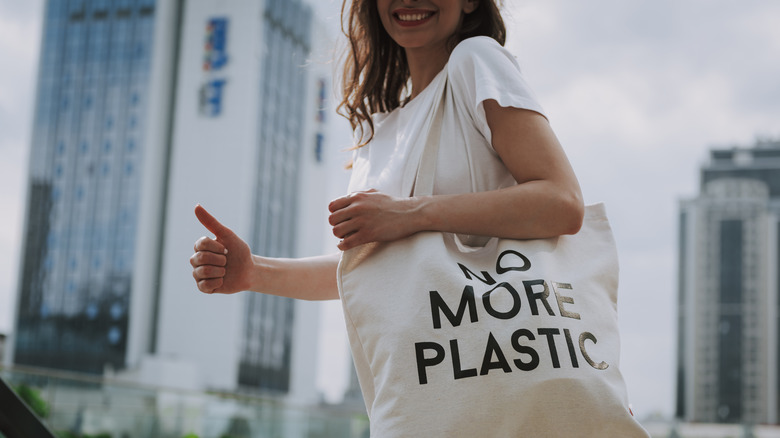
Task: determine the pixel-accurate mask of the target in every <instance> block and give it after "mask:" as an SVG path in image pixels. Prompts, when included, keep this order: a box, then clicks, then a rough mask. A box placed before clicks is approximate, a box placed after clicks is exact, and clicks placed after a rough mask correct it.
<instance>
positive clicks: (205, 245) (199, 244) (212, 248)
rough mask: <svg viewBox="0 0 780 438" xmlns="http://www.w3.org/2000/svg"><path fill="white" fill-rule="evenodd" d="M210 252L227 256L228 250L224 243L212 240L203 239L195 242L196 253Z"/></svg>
mask: <svg viewBox="0 0 780 438" xmlns="http://www.w3.org/2000/svg"><path fill="white" fill-rule="evenodd" d="M199 251H209V252H213V253H217V254H227V248H225V245H223V244H222V243H220V242H218V241H216V240H214V239H212V238H210V237H205V236H204V237H201V238H200V239H198V240H197V241H196V242H195V252H199Z"/></svg>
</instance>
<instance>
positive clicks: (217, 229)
mask: <svg viewBox="0 0 780 438" xmlns="http://www.w3.org/2000/svg"><path fill="white" fill-rule="evenodd" d="M195 216H196V217H197V218H198V220H199V221H200V223H201V224H203V226H204V227H206V229H207V230H209V231H211V232H212V233H214V235H215V236H216V237H217V239H226V238H230V237H233V236H235V234H234V233H233V231H232V230H231V229H230V228H228V227H226V226H224V225H222V224H221V223H220V222H219V221H218V220H217V219H216V218H215V217H214V216H212V215H211V213H209V212H208V211H206V209H205V208H203V206H202V205H200V204H198V205H197V206H195Z"/></svg>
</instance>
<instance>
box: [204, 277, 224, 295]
mask: <svg viewBox="0 0 780 438" xmlns="http://www.w3.org/2000/svg"><path fill="white" fill-rule="evenodd" d="M220 287H222V279H221V278H211V279H208V280H200V281H198V290H200V291H201V292H203V293H207V294H213V293H214V292H216V291H217V289H219V288H220Z"/></svg>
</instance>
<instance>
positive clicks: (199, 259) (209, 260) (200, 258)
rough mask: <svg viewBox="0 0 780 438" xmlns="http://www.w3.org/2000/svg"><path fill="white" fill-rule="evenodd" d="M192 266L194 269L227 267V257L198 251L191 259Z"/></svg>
mask: <svg viewBox="0 0 780 438" xmlns="http://www.w3.org/2000/svg"><path fill="white" fill-rule="evenodd" d="M190 264H191V265H192V267H193V268H197V267H198V266H204V265H210V266H225V265H227V257H225V256H224V255H223V254H215V253H213V252H210V251H198V252H196V253H195V254H193V255H192V257H190Z"/></svg>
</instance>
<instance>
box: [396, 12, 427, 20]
mask: <svg viewBox="0 0 780 438" xmlns="http://www.w3.org/2000/svg"><path fill="white" fill-rule="evenodd" d="M432 14H433V12H426V13H425V14H403V15H400V14H399V15H398V19H400V20H401V21H420V20H423V19H425V18H428V17H430V16H431V15H432Z"/></svg>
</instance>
